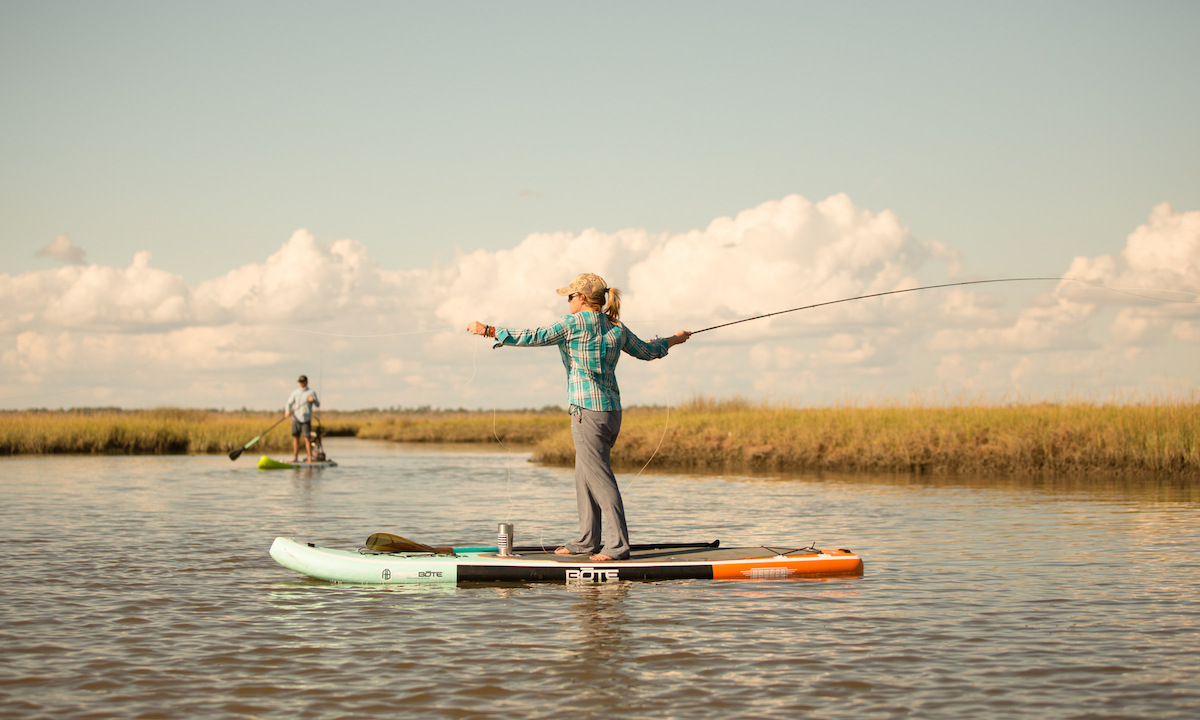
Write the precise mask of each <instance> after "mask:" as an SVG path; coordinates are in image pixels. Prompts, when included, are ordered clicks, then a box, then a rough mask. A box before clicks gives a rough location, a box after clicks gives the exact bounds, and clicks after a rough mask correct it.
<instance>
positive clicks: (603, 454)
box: [467, 273, 691, 562]
mask: <svg viewBox="0 0 1200 720" xmlns="http://www.w3.org/2000/svg"><path fill="white" fill-rule="evenodd" d="M558 294H559V295H565V296H566V297H567V307H568V308H569V309H570V314H569V315H567V316H565V317H564V318H563V319H561V320H559V321H558V322H557V323H555V324H553V325H551V326H549V327H544V328H537V329H535V330H517V329H513V328H498V327H493V326H491V325H484V324H483V323H480V322H472V323H471V324H470V325H468V326H467V330H468V331H469V332H472V333H474V334H476V335H484V336H486V337H492V338H495V339H496V346H497V347H499V346H501V345H517V346H522V347H544V346H547V345H557V346H558V350H559V353H561V355H562V362H563V365H564V366H565V367H566V369H567V402H568V403H569V404H570V408H571V439H572V440H573V441H574V443H575V495H576V500H577V502H578V505H579V536H578V537H577V538H575V539H574V540H572V541H571V542H569V543H567V544H566V545H564V546H563V547H560V548H558V549H557V550H555V551H554V552H555V553H557V554H559V555H581V554H589V553H590V554H591V557H590V559H591V560H592V561H594V562H604V561H609V560H624V559H626V558H628V557H629V529H628V528H627V527H626V525H625V506H624V504H623V503H622V502H621V491H620V489H619V488H618V487H617V478H616V476H615V475H613V471H612V463H611V452H612V447H613V444H615V443H616V441H617V435H618V434H620V432H621V392H620V390H619V389H618V388H617V376H616V369H617V361H618V360H620V359H621V353H622V352H625V353H628V354H629V355H632V356H633V357H635V358H637V359H639V360H656V359H658V358H661V357H664V356H666V354H667V351H668V350H669V349H670V348H671V346H673V345H678V344H680V343H684V342H687V339H688V338H689V337H690V336H691V333H690V332H688V331H686V330H680V331H679V332H677V333H675V334H674V335H672V336H671V337H668V338H658V339H655V340H651V341H650V342H645V341H643V340H641V339H640V338H638V336H637V335H634V334H633V333H632V332H630V330H629V328H627V327H625V326H624V325H622V324H621V322H620V316H621V293H620V291H619V290H618V289H617V288H610V287H608V285H607V284H606V283H605V282H604V280H603V279H602V278H601V277H600V276H599V275H594V274H592V273H583V274H582V275H577V276H576V277H575V279H574V280H572V281H571V284H570V285H568V286H566V287H564V288H559V289H558ZM601 516H603V517H604V519H605V520H606V521H607V522H606V525H607V527H606V528H605V532H604V534H603V536H601V522H600V521H601Z"/></svg>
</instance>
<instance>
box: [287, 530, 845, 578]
mask: <svg viewBox="0 0 1200 720" xmlns="http://www.w3.org/2000/svg"><path fill="white" fill-rule="evenodd" d="M670 545H675V546H674V547H671V546H670ZM445 550H446V552H441V553H428V552H394V553H389V552H375V551H372V550H368V549H367V548H361V549H359V550H339V549H335V548H325V547H317V546H316V545H315V544H313V543H306V542H300V541H297V540H294V539H292V538H284V537H277V538H275V542H274V543H273V544H272V545H271V557H272V558H274V559H275V561H276V562H277V563H279V564H280V565H282V566H284V567H286V568H288V569H289V570H295V571H296V572H298V573H301V574H303V575H307V576H309V577H313V578H317V579H319V580H327V581H330V582H339V583H355V584H381V585H396V584H405V583H463V582H553V583H607V582H619V581H622V580H681V579H701V580H761V579H767V578H816V577H836V576H842V575H862V573H863V562H862V559H861V558H859V557H858V556H857V555H855V554H854V553H852V552H850V551H849V550H819V549H817V548H813V547H807V548H795V547H791V548H788V547H766V546H760V547H743V548H722V547H719V544H718V543H709V544H697V545H691V546H683V547H680V546H679V545H678V544H671V543H664V544H663V547H657V546H655V545H653V544H651V545H638V546H635V547H634V550H633V552H632V553H631V555H630V557H629V559H628V560H618V561H614V562H591V561H590V560H588V556H587V555H556V554H554V550H553V548H550V549H548V550H547V549H542V548H514V551H515V554H514V555H512V556H501V555H499V553H498V552H497V549H496V548H490V547H477V548H446V549H445Z"/></svg>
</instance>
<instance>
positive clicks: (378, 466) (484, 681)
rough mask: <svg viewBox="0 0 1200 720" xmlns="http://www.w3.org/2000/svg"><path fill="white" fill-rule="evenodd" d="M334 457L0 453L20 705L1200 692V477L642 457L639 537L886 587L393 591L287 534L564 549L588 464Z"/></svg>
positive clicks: (450, 704) (1144, 712)
mask: <svg viewBox="0 0 1200 720" xmlns="http://www.w3.org/2000/svg"><path fill="white" fill-rule="evenodd" d="M333 442H334V441H333V439H331V441H330V444H331V445H332V444H333ZM356 448H357V449H356ZM372 448H376V449H372ZM472 449H473V450H479V448H472ZM331 450H333V448H331ZM332 454H333V456H334V457H336V458H337V459H338V461H339V463H340V464H341V465H340V466H339V467H337V468H331V469H329V470H326V471H324V472H318V471H305V472H303V473H295V472H293V471H283V472H280V473H265V472H259V471H257V470H254V469H253V468H251V467H249V466H245V465H243V466H240V467H239V466H237V465H236V464H232V463H230V462H229V460H228V458H223V457H218V458H205V457H177V458H152V459H144V458H128V457H121V458H105V457H82V458H71V457H57V458H38V459H28V458H0V470H2V472H0V528H3V532H2V533H0V544H2V545H3V546H4V547H5V549H6V550H8V551H9V552H7V553H5V554H4V555H3V556H2V557H0V587H3V588H4V594H5V600H4V603H3V604H0V637H2V638H3V650H0V653H2V654H3V657H4V662H2V663H0V715H4V710H5V709H7V710H9V711H10V714H14V715H17V714H19V715H20V716H24V717H56V718H57V717H63V718H67V717H105V716H107V717H137V716H145V717H189V718H198V719H200V720H209V719H210V718H212V719H213V720H215V719H216V718H224V717H229V716H232V715H253V716H255V717H260V718H281V719H283V718H287V719H288V720H291V718H295V717H305V716H307V717H318V716H343V717H374V716H379V717H386V716H390V715H396V714H401V715H403V716H404V717H405V718H410V717H411V718H444V717H464V716H471V715H479V716H490V717H503V716H512V717H527V718H547V719H549V718H555V719H557V718H559V717H563V716H571V717H583V718H586V717H601V716H603V717H605V718H613V719H616V720H623V719H624V718H642V717H673V718H680V719H684V718H697V719H704V720H707V719H708V718H722V717H748V718H749V717H793V716H805V715H807V716H815V717H822V718H860V717H898V716H906V715H907V716H924V717H931V716H941V717H959V716H970V717H972V718H985V719H990V718H997V719H1001V718H1010V717H1049V716H1053V717H1059V716H1091V717H1113V716H1118V715H1120V716H1125V717H1186V716H1188V714H1189V713H1193V714H1194V712H1193V711H1194V710H1195V708H1196V707H1200V679H1198V678H1200V646H1197V644H1196V642H1195V639H1196V630H1195V628H1196V626H1197V623H1200V499H1198V498H1197V489H1196V488H1194V487H1191V486H1190V485H1189V484H1188V483H1184V482H1179V481H1178V480H1177V479H1172V478H1158V479H1155V478H1141V479H1113V478H1109V479H1103V478H1056V479H1045V478H1007V479H995V478H993V479H986V478H985V479H981V478H950V477H936V476H934V477H913V476H874V477H859V476H848V475H838V474H829V473H827V474H823V475H790V476H783V475H776V476H769V477H764V476H737V477H715V476H702V475H694V474H693V475H670V474H659V475H653V474H647V475H643V476H642V477H641V478H640V479H639V480H638V482H637V483H636V485H635V486H634V489H633V493H632V496H631V501H630V503H629V504H628V507H629V512H630V525H631V530H632V531H633V532H634V534H635V535H636V536H637V537H639V538H641V539H643V540H646V541H650V540H678V541H696V540H701V539H703V540H711V539H714V538H720V539H721V540H722V542H723V544H727V545H728V544H738V543H741V542H754V543H758V542H766V543H772V544H780V545H784V544H787V545H795V544H805V543H807V542H810V541H813V540H816V541H818V545H825V544H828V546H832V547H848V548H851V549H853V550H855V551H857V552H859V553H860V554H861V555H862V556H863V558H864V560H865V562H866V574H865V575H864V576H863V577H861V578H834V579H824V580H778V581H758V582H755V581H744V582H705V581H680V582H663V583H614V584H605V585H577V586H564V585H539V584H530V585H507V586H498V585H476V586H458V587H456V586H453V585H427V586H390V587H379V586H349V585H333V584H329V583H323V582H320V581H315V580H308V579H303V578H300V577H298V576H296V575H294V574H293V573H291V572H290V571H287V570H284V569H282V568H280V567H278V566H277V565H276V564H275V563H274V561H273V560H271V558H270V556H269V555H268V548H269V547H270V543H271V540H272V539H273V538H274V537H275V536H276V535H290V536H294V537H298V538H304V539H307V540H309V541H311V542H316V543H319V544H323V545H330V546H334V547H344V548H354V547H357V546H358V545H359V544H360V543H361V542H362V540H363V538H365V537H366V536H367V535H368V534H369V533H370V532H372V531H374V530H378V529H389V528H390V529H393V530H394V531H398V532H399V534H401V535H404V536H405V537H411V538H413V539H416V540H421V541H428V542H432V543H435V544H436V543H439V542H444V541H450V540H456V541H462V544H482V542H480V541H483V540H486V539H491V538H494V535H493V533H494V531H495V522H496V521H497V520H505V521H510V520H513V521H515V522H516V524H517V527H518V528H519V531H520V532H522V533H523V534H525V535H526V536H527V537H528V538H529V542H530V544H534V538H540V537H541V535H542V534H543V533H544V534H545V535H546V537H545V538H544V540H545V541H546V542H550V541H551V540H553V539H554V537H555V535H556V534H557V533H559V532H569V531H570V530H573V529H574V528H573V523H574V518H575V506H574V489H573V485H572V484H571V483H570V478H569V473H567V472H565V471H562V470H560V469H557V468H539V467H536V466H533V465H530V464H528V463H523V462H521V461H520V460H517V461H514V462H512V463H511V467H508V466H506V465H505V463H506V462H508V460H509V458H507V457H506V456H505V455H504V454H503V453H501V454H497V453H490V454H489V453H487V452H479V453H476V454H454V453H446V452H444V451H442V450H437V451H429V452H423V451H421V449H420V448H411V447H409V448H403V447H396V446H389V445H380V446H378V447H377V446H375V445H372V444H370V443H364V444H361V445H348V446H346V447H344V448H339V449H337V450H336V451H335V452H332ZM631 477H632V475H627V476H623V477H622V481H623V482H624V481H627V480H629V479H631ZM506 512H511V514H512V517H511V518H510V517H500V518H497V517H496V516H497V515H501V514H504V513H506ZM98 672H99V673H100V674H101V675H103V677H102V678H98V676H97V673H98ZM1189 708H1191V710H1188V709H1189ZM1185 711H1187V712H1185Z"/></svg>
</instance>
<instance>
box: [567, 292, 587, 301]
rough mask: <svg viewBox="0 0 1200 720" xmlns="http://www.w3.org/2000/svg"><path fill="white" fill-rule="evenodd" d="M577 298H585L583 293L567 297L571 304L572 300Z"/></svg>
mask: <svg viewBox="0 0 1200 720" xmlns="http://www.w3.org/2000/svg"><path fill="white" fill-rule="evenodd" d="M577 297H583V293H571V294H570V295H568V296H567V302H571V301H572V300H574V299H575V298H577Z"/></svg>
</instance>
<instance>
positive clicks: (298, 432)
mask: <svg viewBox="0 0 1200 720" xmlns="http://www.w3.org/2000/svg"><path fill="white" fill-rule="evenodd" d="M310 435H312V421H311V420H308V421H306V422H300V421H299V420H297V419H296V418H294V417H293V418H292V437H309V436H310Z"/></svg>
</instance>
